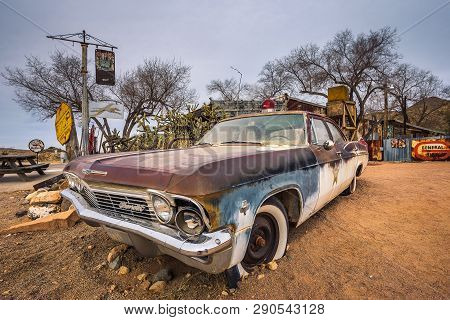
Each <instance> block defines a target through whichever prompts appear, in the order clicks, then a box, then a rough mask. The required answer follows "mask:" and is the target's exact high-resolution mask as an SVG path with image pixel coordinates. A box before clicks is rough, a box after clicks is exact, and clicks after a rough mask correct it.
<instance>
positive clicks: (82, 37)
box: [47, 30, 117, 155]
mask: <svg viewBox="0 0 450 320" xmlns="http://www.w3.org/2000/svg"><path fill="white" fill-rule="evenodd" d="M47 38H50V39H56V40H61V41H69V42H72V43H79V44H80V45H81V75H82V86H83V99H82V101H81V109H82V135H81V138H82V145H83V149H82V154H83V155H88V154H89V150H88V147H89V105H88V89H87V48H88V46H89V45H94V46H96V47H97V48H98V47H103V48H110V49H111V50H113V49H117V47H116V46H113V45H112V44H109V43H107V42H105V41H103V40H100V39H98V38H96V37H94V36H92V35H90V34H87V33H86V31H84V30H83V31H82V32H79V33H69V34H61V35H56V36H47ZM102 51H104V50H102ZM111 52H112V51H111ZM110 56H111V55H108V57H109V58H107V57H106V55H105V59H104V60H105V61H106V62H105V61H102V59H100V65H101V66H102V68H104V69H105V70H106V72H109V73H108V75H110V74H111V66H112V68H113V70H114V68H115V66H114V61H115V59H114V54H112V58H113V59H112V62H113V63H112V64H111V57H110ZM108 59H109V60H108ZM108 61H109V62H108ZM108 70H110V71H108ZM105 79H106V78H105ZM107 79H109V78H107ZM113 79H114V78H113ZM105 82H106V83H100V84H109V83H111V81H109V82H108V81H105ZM97 83H98V82H97ZM112 84H114V83H112ZM66 142H67V141H66Z"/></svg>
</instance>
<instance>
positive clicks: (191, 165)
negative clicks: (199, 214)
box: [64, 145, 317, 196]
mask: <svg viewBox="0 0 450 320" xmlns="http://www.w3.org/2000/svg"><path fill="white" fill-rule="evenodd" d="M316 163H317V162H316V158H315V156H314V154H313V153H312V152H311V150H310V148H309V147H296V148H292V147H291V148H289V147H263V146H253V145H251V146H250V145H229V146H194V147H191V148H187V149H176V150H153V151H144V152H142V151H141V152H127V153H116V154H102V155H96V156H88V157H80V158H77V159H76V160H74V161H72V162H70V163H69V164H68V165H67V166H66V168H65V169H64V170H65V171H67V172H72V173H75V174H77V175H78V176H80V177H81V178H82V179H85V180H86V181H93V182H103V183H111V184H118V185H125V186H133V187H145V188H150V189H156V190H161V191H166V192H169V193H174V194H180V195H186V196H196V195H205V194H210V193H214V192H219V191H223V190H226V189H229V188H231V187H234V186H236V185H239V184H244V183H248V182H251V181H255V180H258V179H264V178H265V177H268V176H271V175H275V174H278V173H281V172H286V171H291V170H296V169H299V168H302V167H306V166H310V165H313V164H316ZM83 169H90V170H95V171H99V172H105V173H106V175H99V174H85V173H83ZM85 172H86V170H85Z"/></svg>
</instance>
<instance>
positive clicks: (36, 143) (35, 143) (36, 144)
mask: <svg viewBox="0 0 450 320" xmlns="http://www.w3.org/2000/svg"><path fill="white" fill-rule="evenodd" d="M44 147H45V144H44V142H43V141H42V140H40V139H33V140H31V141H30V143H28V149H30V150H31V151H33V152H34V153H39V152H41V151H42V150H44Z"/></svg>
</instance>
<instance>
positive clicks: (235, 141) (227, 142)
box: [220, 140, 262, 146]
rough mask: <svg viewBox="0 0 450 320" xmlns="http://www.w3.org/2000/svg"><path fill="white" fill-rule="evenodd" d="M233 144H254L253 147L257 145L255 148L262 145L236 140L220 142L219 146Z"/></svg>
mask: <svg viewBox="0 0 450 320" xmlns="http://www.w3.org/2000/svg"><path fill="white" fill-rule="evenodd" d="M233 143H241V144H254V145H257V146H260V145H262V143H261V142H255V141H237V140H232V141H225V142H221V143H220V144H233Z"/></svg>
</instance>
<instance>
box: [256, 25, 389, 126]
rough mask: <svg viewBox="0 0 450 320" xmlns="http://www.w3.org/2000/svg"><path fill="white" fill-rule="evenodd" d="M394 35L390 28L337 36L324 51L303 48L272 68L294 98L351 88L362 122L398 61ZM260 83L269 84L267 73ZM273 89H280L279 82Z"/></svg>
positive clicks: (310, 47)
mask: <svg viewBox="0 0 450 320" xmlns="http://www.w3.org/2000/svg"><path fill="white" fill-rule="evenodd" d="M395 34H396V33H395V31H394V30H392V29H390V28H388V27H386V28H382V29H380V30H377V31H371V32H369V33H368V34H359V35H358V36H356V37H355V36H354V35H353V34H352V32H351V31H349V30H345V31H343V32H339V33H337V34H336V35H335V37H334V38H333V40H331V41H330V42H328V43H327V44H326V45H325V46H324V47H323V48H322V49H321V48H320V47H318V46H317V45H314V44H308V45H305V46H301V47H299V48H297V49H295V50H293V51H292V52H291V53H290V54H289V55H288V56H286V57H284V58H281V59H278V60H275V61H273V62H272V64H273V66H275V68H276V69H277V73H278V74H282V73H284V74H283V75H282V76H281V77H279V78H282V79H286V80H287V83H286V84H284V83H283V86H281V87H285V88H287V89H288V90H291V92H292V94H310V95H315V96H321V97H327V92H326V89H327V88H328V87H330V86H332V85H334V84H338V85H346V86H348V87H349V88H350V94H351V98H353V97H356V100H357V102H358V106H359V115H358V122H360V121H361V120H362V118H363V116H364V113H365V105H366V102H367V100H368V99H369V97H370V96H371V95H372V94H373V93H374V92H375V91H376V90H377V89H379V88H380V86H379V83H380V82H381V81H380V80H381V79H383V78H384V77H385V75H386V74H387V73H388V71H389V68H390V67H391V66H392V65H393V64H394V63H395V62H396V60H397V59H398V55H397V53H396V51H395V44H396V40H395V39H396V37H395ZM269 66H270V65H269ZM269 75H270V73H269ZM279 78H275V79H276V80H277V79H279ZM260 81H263V82H270V76H269V77H267V76H265V72H264V69H263V72H262V76H261V78H260ZM273 86H274V87H280V86H277V84H276V82H275V83H274V84H273Z"/></svg>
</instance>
